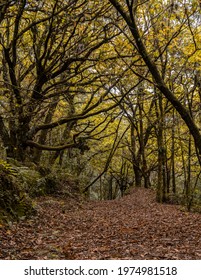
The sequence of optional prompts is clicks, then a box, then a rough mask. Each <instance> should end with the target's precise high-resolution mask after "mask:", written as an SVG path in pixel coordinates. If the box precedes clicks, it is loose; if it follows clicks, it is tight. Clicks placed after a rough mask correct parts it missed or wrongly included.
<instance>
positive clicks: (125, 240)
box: [0, 188, 201, 260]
mask: <svg viewBox="0 0 201 280" xmlns="http://www.w3.org/2000/svg"><path fill="white" fill-rule="evenodd" d="M37 205H38V214H37V216H35V217H32V219H29V220H23V221H20V222H18V223H13V224H12V225H10V226H9V227H5V226H2V225H1V227H0V259H7V260H27V259H35V260H39V259H43V260H46V259H47V260H49V259H60V260H61V259H83V260H85V259H86V260H87V259H92V260H95V259H96V260H97V259H98V260H100V259H102V260H107V259H141V260H144V259H153V260H160V259H170V260H176V259H189V260H191V259H201V214H199V213H188V212H184V211H181V209H180V206H175V205H168V204H159V203H157V202H155V193H154V192H153V191H152V190H147V189H142V188H135V189H134V190H133V191H132V192H131V193H130V194H129V195H127V196H124V197H123V198H120V199H117V200H112V201H109V200H107V201H86V202H84V203H78V202H77V201H75V200H73V199H72V198H68V199H67V198H66V199H64V198H61V197H57V198H53V197H43V198H39V199H37Z"/></svg>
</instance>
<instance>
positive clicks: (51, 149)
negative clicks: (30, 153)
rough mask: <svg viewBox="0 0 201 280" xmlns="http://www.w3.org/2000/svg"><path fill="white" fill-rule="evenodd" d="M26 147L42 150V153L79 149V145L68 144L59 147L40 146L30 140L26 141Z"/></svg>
mask: <svg viewBox="0 0 201 280" xmlns="http://www.w3.org/2000/svg"><path fill="white" fill-rule="evenodd" d="M26 145H27V146H29V147H34V148H36V149H39V150H44V151H62V150H65V149H70V148H79V147H80V145H79V143H70V144H66V145H61V146H47V145H42V144H39V143H36V142H34V141H31V140H27V141H26Z"/></svg>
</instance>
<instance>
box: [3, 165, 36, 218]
mask: <svg viewBox="0 0 201 280" xmlns="http://www.w3.org/2000/svg"><path fill="white" fill-rule="evenodd" d="M34 213H35V209H34V207H33V203H32V200H31V199H30V197H29V196H28V194H27V193H26V192H25V191H24V189H23V186H22V184H21V182H20V180H19V179H18V178H17V176H14V175H12V174H9V173H8V172H6V171H5V170H3V168H2V167H0V218H1V220H8V219H20V218H22V217H28V216H30V215H32V214H34Z"/></svg>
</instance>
